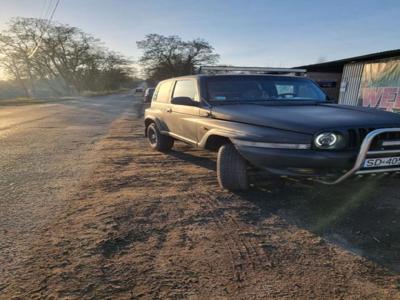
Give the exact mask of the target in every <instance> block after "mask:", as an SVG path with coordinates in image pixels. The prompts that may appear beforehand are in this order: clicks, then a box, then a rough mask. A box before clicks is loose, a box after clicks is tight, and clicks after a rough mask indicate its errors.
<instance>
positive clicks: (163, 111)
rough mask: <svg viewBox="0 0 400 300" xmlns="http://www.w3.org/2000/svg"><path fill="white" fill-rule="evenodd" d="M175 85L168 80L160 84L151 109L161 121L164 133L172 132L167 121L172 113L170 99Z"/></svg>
mask: <svg viewBox="0 0 400 300" xmlns="http://www.w3.org/2000/svg"><path fill="white" fill-rule="evenodd" d="M173 84H174V81H173V80H166V81H163V82H161V83H159V85H158V86H157V88H156V90H155V92H154V95H153V100H152V103H151V109H152V110H153V111H154V113H155V114H156V115H157V119H158V120H159V121H160V124H159V125H160V127H161V128H160V130H162V131H170V128H169V126H168V124H167V121H168V120H169V117H170V114H171V112H172V110H171V104H170V98H171V92H172V87H173Z"/></svg>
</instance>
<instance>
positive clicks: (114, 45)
mask: <svg viewBox="0 0 400 300" xmlns="http://www.w3.org/2000/svg"><path fill="white" fill-rule="evenodd" d="M49 1H53V2H54V3H55V2H56V0H0V30H3V29H4V28H6V23H7V21H8V20H9V19H10V18H11V17H16V16H20V17H40V16H41V15H43V8H44V7H45V5H46V3H48V2H49ZM54 21H57V22H61V23H66V24H69V25H72V26H76V27H80V28H81V29H83V30H84V31H86V32H87V33H90V34H92V35H94V36H95V37H98V38H100V39H101V40H102V41H103V42H104V43H105V45H106V46H107V47H109V48H110V49H112V50H115V51H117V52H120V53H121V54H124V55H126V56H128V57H129V58H131V59H133V60H135V59H138V57H139V56H140V51H139V50H138V49H137V47H136V41H138V40H141V39H143V38H144V37H145V35H146V34H149V33H158V34H162V35H178V36H180V37H182V38H183V39H185V40H191V39H195V38H203V39H205V40H207V41H208V42H209V43H210V44H211V45H212V46H213V47H214V48H215V51H216V52H217V53H218V54H220V56H221V60H220V63H221V64H230V65H238V66H267V67H294V66H301V65H306V64H312V63H316V62H317V61H319V60H321V59H323V60H328V61H329V60H335V59H341V58H347V57H352V56H358V55H362V54H368V53H372V52H379V51H385V50H391V49H398V48H400V30H399V28H400V1H398V0H379V1H370V0H363V1H359V0H357V1H356V0H346V1H345V0H335V1H321V0H292V1H290V0H279V1H278V0H275V1H273V0H130V1H128V0H61V2H60V4H59V7H58V9H57V11H56V12H55V15H54Z"/></svg>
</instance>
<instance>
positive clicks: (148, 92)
mask: <svg viewBox="0 0 400 300" xmlns="http://www.w3.org/2000/svg"><path fill="white" fill-rule="evenodd" d="M154 90H155V88H147V89H146V90H145V92H144V100H143V101H144V102H145V103H148V102H150V101H151V98H152V97H153V94H154Z"/></svg>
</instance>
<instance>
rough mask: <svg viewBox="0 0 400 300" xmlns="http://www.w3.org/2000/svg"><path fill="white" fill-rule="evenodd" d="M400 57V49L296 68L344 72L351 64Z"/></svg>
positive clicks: (310, 70)
mask: <svg viewBox="0 0 400 300" xmlns="http://www.w3.org/2000/svg"><path fill="white" fill-rule="evenodd" d="M396 56H400V49H395V50H388V51H383V52H376V53H371V54H365V55H360V56H354V57H350V58H344V59H339V60H334V61H328V62H323V63H318V64H312V65H305V66H298V67H295V68H303V69H307V71H308V72H342V70H343V66H344V65H345V64H348V63H350V62H358V61H373V60H378V59H385V58H390V57H396Z"/></svg>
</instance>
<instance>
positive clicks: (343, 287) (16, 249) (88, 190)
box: [0, 95, 400, 299]
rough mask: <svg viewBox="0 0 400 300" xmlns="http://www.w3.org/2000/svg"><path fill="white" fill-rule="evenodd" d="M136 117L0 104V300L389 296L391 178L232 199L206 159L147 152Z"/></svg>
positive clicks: (394, 291)
mask: <svg viewBox="0 0 400 300" xmlns="http://www.w3.org/2000/svg"><path fill="white" fill-rule="evenodd" d="M17 111H18V112H17ZM13 114H14V116H15V117H13ZM141 115H142V106H141V105H140V99H134V98H132V96H129V95H120V96H117V95H114V96H109V97H101V98H93V99H90V100H87V101H72V102H66V103H64V104H60V105H40V106H35V107H33V106H30V107H20V108H12V109H9V108H7V109H0V128H1V127H3V130H2V131H0V142H1V150H0V151H1V156H2V161H1V172H2V174H1V187H0V188H1V195H6V196H2V198H1V205H2V210H1V216H0V220H1V221H0V222H1V229H0V230H1V232H4V238H3V237H2V239H1V241H0V245H1V259H2V262H1V267H2V268H3V270H2V272H1V273H0V299H10V298H12V297H15V299H165V298H167V299H187V298H190V299H210V298H216V299H400V221H399V220H400V218H399V217H400V199H399V187H398V186H399V185H398V180H399V178H390V179H383V180H376V179H375V180H369V181H365V180H359V181H349V182H347V183H345V184H343V185H341V186H337V187H326V186H322V185H320V184H313V183H305V182H297V181H290V180H277V179H272V178H268V177H265V176H262V177H261V175H259V174H255V175H254V176H253V178H252V188H251V190H250V191H248V192H246V193H238V194H235V193H230V192H227V191H223V190H221V189H220V188H219V187H218V184H217V181H216V178H215V156H216V155H215V153H210V152H206V151H202V150H197V149H192V148H190V147H188V146H186V145H184V144H181V143H176V145H175V146H174V150H173V151H171V152H170V153H168V154H162V153H157V152H153V151H151V150H150V149H149V147H148V146H147V144H146V140H145V138H144V137H143V120H142V117H141ZM3 120H5V121H3ZM7 120H8V121H7ZM1 122H3V123H1ZM14 124H15V125H14ZM3 141H4V144H3ZM3 145H5V146H4V147H3ZM3 170H4V171H3ZM3 207H4V209H3Z"/></svg>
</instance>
